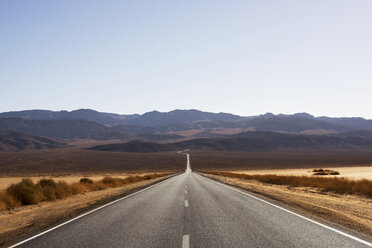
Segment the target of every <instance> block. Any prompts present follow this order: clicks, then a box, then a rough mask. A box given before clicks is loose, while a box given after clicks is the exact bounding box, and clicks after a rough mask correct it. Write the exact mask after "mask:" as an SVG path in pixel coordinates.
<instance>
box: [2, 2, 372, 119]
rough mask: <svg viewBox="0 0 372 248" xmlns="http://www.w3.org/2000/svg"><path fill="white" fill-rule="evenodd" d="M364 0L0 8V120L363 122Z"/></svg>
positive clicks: (369, 90)
mask: <svg viewBox="0 0 372 248" xmlns="http://www.w3.org/2000/svg"><path fill="white" fill-rule="evenodd" d="M371 13H372V1H371V0H355V1H354V0H348V1H342V0H312V1H307V0H292V1H287V0H271V1H269V0H259V1H258V0H254V1H253V0H252V1H249V0H242V1H236V0H231V1H226V0H221V1H219V0H210V1H206V0H187V1H174V0H169V1H161V0H160V1H153V0H151V1H142V0H127V1H125V0H118V1H111V0H105V1H103V0H86V1H82V0H68V1H67V0H65V1H64V0H58V1H51V0H45V1H40V0H24V1H21V0H17V1H14V0H1V1H0V112H4V111H13V110H23V109H50V110H62V109H65V110H73V109H78V108H92V109H96V110H98V111H106V112H115V113H122V114H123V113H143V112H147V111H151V110H159V111H169V110H173V109H176V108H179V109H191V108H196V109H200V110H204V111H212V112H231V113H234V114H240V115H255V114H262V113H265V112H273V113H287V114H290V113H295V112H309V113H311V114H314V115H316V116H320V115H328V116H362V117H366V118H371V119H372V14H371Z"/></svg>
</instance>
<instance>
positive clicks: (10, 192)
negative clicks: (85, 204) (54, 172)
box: [0, 173, 170, 210]
mask: <svg viewBox="0 0 372 248" xmlns="http://www.w3.org/2000/svg"><path fill="white" fill-rule="evenodd" d="M168 175H170V173H162V174H149V175H144V176H129V177H127V178H124V179H121V178H113V177H104V178H103V179H102V180H100V181H92V180H90V179H89V178H82V179H80V181H79V183H72V184H67V183H66V182H61V181H60V182H58V183H56V182H55V181H54V180H52V179H41V180H40V181H39V182H38V183H36V184H35V183H33V182H32V181H31V180H30V179H22V181H21V182H19V183H16V184H12V185H11V186H9V187H8V188H7V189H6V191H0V210H6V209H10V208H14V207H16V206H20V205H30V204H37V203H39V202H40V201H53V200H56V199H63V198H66V197H68V196H71V195H75V194H79V193H83V192H90V191H95V190H101V189H106V188H109V187H118V186H122V185H125V184H130V183H134V182H140V181H143V180H149V179H154V178H158V177H164V176H168Z"/></svg>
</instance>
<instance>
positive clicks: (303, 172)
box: [234, 166, 372, 180]
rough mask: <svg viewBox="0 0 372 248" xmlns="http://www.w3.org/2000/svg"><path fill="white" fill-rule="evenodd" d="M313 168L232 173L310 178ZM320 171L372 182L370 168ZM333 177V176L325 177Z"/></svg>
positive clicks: (340, 168)
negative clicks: (331, 171)
mask: <svg viewBox="0 0 372 248" xmlns="http://www.w3.org/2000/svg"><path fill="white" fill-rule="evenodd" d="M313 169H314V168H307V169H275V170H272V169H271V170H241V171H239V170H238V171H234V173H243V174H248V175H255V174H259V175H267V174H276V175H292V176H311V175H312V174H313V172H312V170H313ZM322 169H330V170H334V171H338V172H340V175H338V176H337V177H348V178H351V179H369V180H372V166H369V167H327V168H324V167H322ZM322 177H324V176H322ZM326 177H334V176H326Z"/></svg>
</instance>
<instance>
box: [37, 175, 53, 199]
mask: <svg viewBox="0 0 372 248" xmlns="http://www.w3.org/2000/svg"><path fill="white" fill-rule="evenodd" d="M38 185H39V186H40V187H41V190H42V192H43V195H44V199H43V200H46V201H54V200H55V199H57V195H56V191H57V184H56V182H55V181H54V180H53V179H41V180H40V181H39V182H38Z"/></svg>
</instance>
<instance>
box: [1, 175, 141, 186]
mask: <svg viewBox="0 0 372 248" xmlns="http://www.w3.org/2000/svg"><path fill="white" fill-rule="evenodd" d="M143 174H146V173H143ZM131 175H133V174H131ZM136 175H141V174H136ZM105 176H111V177H118V178H126V177H128V176H129V174H123V173H121V174H110V173H108V174H100V175H94V174H93V175H83V174H81V175H79V174H77V175H63V176H40V177H36V176H35V177H0V190H2V189H6V188H7V187H9V186H10V185H11V184H13V183H19V182H20V181H21V180H22V178H30V179H31V180H32V181H33V182H34V183H37V182H38V181H39V180H40V179H43V178H48V179H49V178H50V179H53V180H55V181H56V182H58V181H64V182H66V183H77V182H79V181H80V179H81V178H83V177H86V178H89V179H91V180H94V181H96V180H101V179H103V178H104V177H105Z"/></svg>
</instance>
